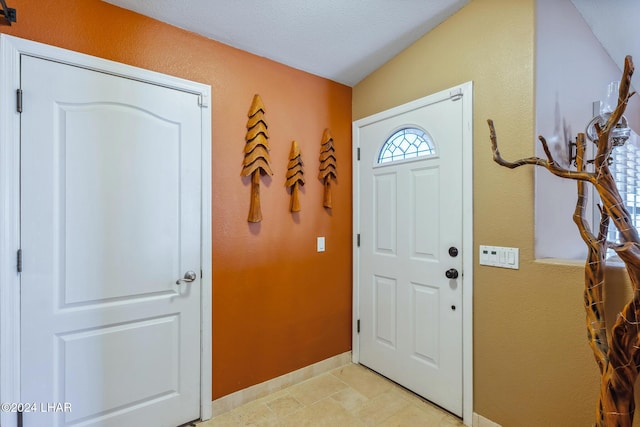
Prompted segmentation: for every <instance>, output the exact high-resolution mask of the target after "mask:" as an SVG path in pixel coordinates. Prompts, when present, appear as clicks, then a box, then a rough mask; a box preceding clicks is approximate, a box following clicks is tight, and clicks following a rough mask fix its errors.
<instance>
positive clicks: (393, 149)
mask: <svg viewBox="0 0 640 427" xmlns="http://www.w3.org/2000/svg"><path fill="white" fill-rule="evenodd" d="M432 154H435V147H434V145H433V142H432V141H431V138H430V137H429V135H428V134H427V133H426V132H425V131H423V130H422V129H417V128H404V129H400V130H399V131H397V132H396V133H394V134H393V135H391V136H390V137H389V138H388V139H387V141H386V142H385V143H384V145H383V146H382V149H381V150H380V154H379V155H378V163H387V162H395V161H398V160H407V159H412V158H414V157H421V156H430V155H432Z"/></svg>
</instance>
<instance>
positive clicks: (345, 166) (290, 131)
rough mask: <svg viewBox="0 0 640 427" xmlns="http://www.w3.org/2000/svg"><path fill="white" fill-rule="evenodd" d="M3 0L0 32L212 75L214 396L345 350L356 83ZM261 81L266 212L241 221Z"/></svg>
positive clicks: (59, 8)
mask: <svg viewBox="0 0 640 427" xmlns="http://www.w3.org/2000/svg"><path fill="white" fill-rule="evenodd" d="M9 3H10V4H9V6H10V7H14V8H16V9H17V16H18V22H17V23H14V24H13V25H12V26H11V27H9V26H0V32H3V33H7V34H11V35H14V36H17V37H22V38H25V39H30V40H35V41H38V42H42V43H46V44H50V45H54V46H59V47H63V48H66V49H71V50H74V51H78V52H83V53H87V54H90V55H95V56H99V57H102V58H107V59H110V60H114V61H118V62H122V63H125V64H130V65H134V66H138V67H142V68H146V69H150V70H154V71H158V72H162V73H166V74H170V75H174V76H178V77H182V78H185V79H189V80H195V81H198V82H201V83H205V84H209V85H211V87H212V99H211V114H212V127H213V129H212V134H213V141H212V153H213V154H212V180H213V182H212V187H213V195H212V196H213V197H212V200H213V209H212V211H213V231H212V234H213V236H212V239H213V259H212V261H211V262H212V265H213V300H212V304H213V306H212V311H213V398H214V399H215V398H218V397H220V396H223V395H226V394H229V393H231V392H234V391H236V390H240V389H242V388H245V387H248V386H251V385H253V384H257V383H259V382H262V381H265V380H268V379H271V378H274V377H276V376H279V375H282V374H285V373H287V372H290V371H293V370H295V369H298V368H301V367H303V366H306V365H309V364H311V363H314V362H317V361H320V360H322V359H325V358H328V357H331V356H334V355H336V354H340V353H343V352H345V351H349V350H350V349H351V258H352V256H351V242H352V237H351V236H352V229H351V228H352V227H351V88H350V87H347V86H344V85H341V84H338V83H335V82H332V81H329V80H326V79H323V78H320V77H317V76H313V75H311V74H308V73H305V72H302V71H299V70H296V69H292V68H290V67H287V66H284V65H282V64H278V63H276V62H273V61H270V60H267V59H265V58H262V57H258V56H255V55H252V54H249V53H247V52H243V51H240V50H237V49H234V48H231V47H229V46H226V45H223V44H221V43H218V42H215V41H212V40H209V39H206V38H204V37H201V36H198V35H195V34H193V33H190V32H188V31H184V30H181V29H178V28H175V27H172V26H169V25H167V24H164V23H162V22H159V21H155V20H153V19H150V18H147V17H144V16H141V15H138V14H136V13H133V12H129V11H127V10H124V9H121V8H118V7H115V6H113V5H110V4H108V3H104V2H102V1H99V0H47V1H33V0H11V1H10V2H9ZM247 31H249V29H247ZM256 93H258V94H260V96H261V97H262V100H263V101H264V104H265V107H266V115H265V119H266V121H267V124H268V125H269V133H270V139H269V142H270V145H271V161H272V163H271V166H272V169H273V171H274V173H275V175H274V176H273V177H270V178H265V177H263V179H262V181H261V187H260V191H261V202H262V213H263V217H264V219H263V221H262V223H259V224H255V225H249V224H248V223H247V221H246V218H247V213H248V211H249V196H250V183H249V181H248V180H246V179H245V180H243V179H242V178H241V177H240V170H241V167H242V159H243V153H242V149H243V146H244V135H245V132H246V121H247V111H248V109H249V106H250V104H251V100H252V98H253V95H254V94H256ZM326 127H328V128H330V129H331V132H332V135H333V138H334V143H335V148H336V156H337V159H338V161H337V164H338V182H337V184H336V185H334V186H333V187H332V188H333V209H332V210H330V211H329V210H326V209H324V208H323V207H322V190H323V187H322V184H321V183H320V181H318V179H317V174H318V166H319V160H318V156H319V153H320V140H321V138H322V132H323V130H324V129H325V128H326ZM292 140H296V141H298V143H299V145H300V149H301V152H302V160H303V162H304V164H305V178H306V185H305V186H304V187H302V191H301V194H300V199H301V206H302V211H301V212H300V213H299V214H294V215H292V214H291V213H289V211H288V208H289V195H288V193H287V190H286V189H285V187H284V181H285V173H286V167H287V161H288V154H289V149H290V147H291V141H292ZM317 236H325V238H326V252H324V253H317V252H316V237H317ZM194 333H196V331H194Z"/></svg>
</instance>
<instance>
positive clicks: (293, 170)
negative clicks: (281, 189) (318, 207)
mask: <svg viewBox="0 0 640 427" xmlns="http://www.w3.org/2000/svg"><path fill="white" fill-rule="evenodd" d="M303 185H304V171H303V170H302V154H301V153H300V147H299V146H298V142H297V141H292V142H291V151H290V152H289V164H288V165H287V181H286V182H285V184H284V186H285V187H288V188H291V203H290V205H289V210H290V211H291V212H300V197H299V195H298V193H299V188H298V187H300V186H303Z"/></svg>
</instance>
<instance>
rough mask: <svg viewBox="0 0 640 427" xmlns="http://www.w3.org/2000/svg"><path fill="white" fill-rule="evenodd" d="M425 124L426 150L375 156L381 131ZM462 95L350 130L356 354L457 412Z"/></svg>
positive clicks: (459, 382)
mask: <svg viewBox="0 0 640 427" xmlns="http://www.w3.org/2000/svg"><path fill="white" fill-rule="evenodd" d="M403 128H419V129H424V130H425V131H426V132H427V133H428V135H430V137H431V141H432V143H433V148H434V152H433V153H431V154H429V155H428V156H426V157H418V158H414V159H410V160H401V161H396V162H387V163H378V158H379V153H380V152H381V149H382V147H383V144H384V143H385V141H386V140H387V138H388V137H389V136H390V135H392V134H393V133H394V132H396V131H398V130H399V129H403ZM462 131H463V129H462V102H458V101H454V100H451V99H449V97H448V96H440V98H437V97H436V98H433V99H432V102H430V103H427V105H423V106H421V107H418V108H415V109H413V110H411V111H408V112H406V113H403V114H400V115H392V116H390V117H386V118H383V119H380V120H378V121H375V122H372V123H370V124H367V125H364V126H362V127H360V128H359V144H360V145H359V147H360V150H361V158H360V162H359V172H358V174H359V182H360V185H359V195H360V202H359V204H360V206H359V212H360V215H359V224H360V235H361V237H360V249H359V277H360V284H359V287H358V289H359V304H360V305H359V311H360V335H359V352H360V355H359V357H360V362H361V363H362V364H364V365H366V366H368V367H370V368H372V369H374V370H376V371H378V372H380V373H381V374H383V375H385V376H387V377H389V378H391V379H392V380H394V381H396V382H398V383H400V384H402V385H403V386H405V387H407V388H409V389H411V390H413V391H415V392H416V393H418V394H420V395H422V396H424V397H425V398H427V399H429V400H431V401H433V402H435V403H437V404H438V405H440V406H442V407H444V408H445V409H447V410H449V411H451V412H453V413H455V414H458V415H461V414H462V289H460V283H461V281H460V279H447V278H446V277H445V272H446V271H447V270H449V269H451V268H455V269H457V270H458V271H462V256H458V257H452V256H451V255H449V253H448V249H449V247H451V246H455V247H457V248H461V247H462Z"/></svg>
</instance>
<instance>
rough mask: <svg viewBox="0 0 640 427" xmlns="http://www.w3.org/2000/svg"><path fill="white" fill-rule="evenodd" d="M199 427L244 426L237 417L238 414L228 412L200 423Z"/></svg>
mask: <svg viewBox="0 0 640 427" xmlns="http://www.w3.org/2000/svg"><path fill="white" fill-rule="evenodd" d="M198 427H242V424H241V423H240V421H239V420H238V419H237V418H236V414H234V413H233V412H227V413H225V414H222V415H218V416H217V417H214V418H212V419H210V420H208V421H205V422H202V423H199V424H198Z"/></svg>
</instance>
